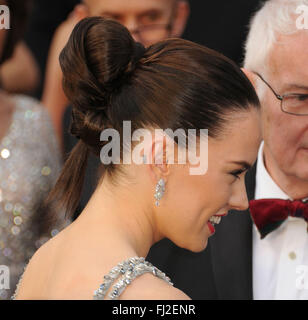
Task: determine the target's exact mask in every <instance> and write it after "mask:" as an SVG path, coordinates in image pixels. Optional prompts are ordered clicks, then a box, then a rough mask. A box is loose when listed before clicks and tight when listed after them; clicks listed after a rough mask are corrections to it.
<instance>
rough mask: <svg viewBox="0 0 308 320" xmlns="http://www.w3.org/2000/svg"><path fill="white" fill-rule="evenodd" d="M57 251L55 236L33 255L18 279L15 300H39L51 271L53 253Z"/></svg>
mask: <svg viewBox="0 0 308 320" xmlns="http://www.w3.org/2000/svg"><path fill="white" fill-rule="evenodd" d="M56 250H57V239H56V236H55V237H54V238H51V239H50V240H48V241H47V242H45V243H44V244H43V245H42V246H41V247H40V248H39V249H37V251H36V252H35V253H34V254H33V256H32V257H31V259H30V260H29V262H28V264H27V265H26V267H25V270H24V273H23V275H22V277H21V278H20V281H19V284H18V287H17V290H16V293H15V298H16V299H27V300H28V299H29V300H31V299H41V298H42V297H43V295H42V287H43V286H44V284H45V283H47V279H48V278H49V276H50V272H51V270H52V266H53V261H54V257H55V253H56Z"/></svg>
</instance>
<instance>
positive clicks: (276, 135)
mask: <svg viewBox="0 0 308 320" xmlns="http://www.w3.org/2000/svg"><path fill="white" fill-rule="evenodd" d="M274 107H275V108H274ZM291 120H292V119H290V117H289V116H288V115H287V114H283V113H282V111H280V107H279V106H276V105H274V106H271V107H268V108H266V110H264V111H263V113H262V123H263V139H264V140H265V141H266V144H267V145H268V147H269V148H270V150H271V152H272V154H273V156H274V157H275V158H279V159H280V158H285V157H286V155H287V154H288V152H286V151H288V150H290V149H293V148H295V146H296V141H297V139H296V137H295V136H294V134H290V132H292V133H294V132H296V131H297V129H296V127H294V125H293V121H291ZM286 128H288V130H286Z"/></svg>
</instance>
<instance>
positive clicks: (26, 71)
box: [0, 0, 40, 94]
mask: <svg viewBox="0 0 308 320" xmlns="http://www.w3.org/2000/svg"><path fill="white" fill-rule="evenodd" d="M4 4H5V5H7V6H8V7H9V10H10V12H11V15H10V22H11V25H12V26H14V29H13V30H10V32H11V33H14V34H18V33H20V32H24V31H25V30H24V29H25V28H26V24H24V25H20V26H17V24H16V19H17V18H20V17H22V18H23V17H24V16H26V15H29V14H30V13H31V11H32V1H26V3H25V4H22V5H20V4H19V3H17V2H16V1H11V0H7V1H0V5H4ZM2 18H3V15H2ZM11 39H12V37H8V38H7V39H6V41H7V42H6V44H7V48H8V47H10V51H7V52H5V53H4V54H5V55H4V56H2V60H1V61H0V62H1V67H0V83H1V86H2V88H3V89H4V90H6V91H7V92H10V93H29V94H30V93H33V92H34V91H35V89H36V88H37V86H38V84H39V81H40V72H39V68H38V65H37V63H36V60H35V58H34V57H33V55H32V52H31V50H30V49H29V48H28V46H27V45H26V43H25V42H24V41H23V39H20V40H19V41H18V43H17V44H16V45H15V46H14V47H13V46H10V43H9V42H11V41H12V40H11Z"/></svg>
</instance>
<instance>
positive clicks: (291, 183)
mask: <svg viewBox="0 0 308 320" xmlns="http://www.w3.org/2000/svg"><path fill="white" fill-rule="evenodd" d="M263 156H264V165H265V168H266V170H267V172H268V173H269V175H270V176H271V178H272V179H273V180H274V181H275V183H276V184H277V185H278V186H279V188H280V189H281V190H282V191H283V192H284V193H286V194H287V195H288V196H289V197H290V198H292V199H294V200H297V199H304V198H307V197H308V181H307V180H303V179H300V178H298V177H296V176H294V175H287V174H285V173H284V172H283V171H282V170H281V169H280V168H279V166H278V165H277V162H276V161H275V159H273V157H272V155H271V153H270V152H269V150H268V149H267V148H266V145H264V149H263Z"/></svg>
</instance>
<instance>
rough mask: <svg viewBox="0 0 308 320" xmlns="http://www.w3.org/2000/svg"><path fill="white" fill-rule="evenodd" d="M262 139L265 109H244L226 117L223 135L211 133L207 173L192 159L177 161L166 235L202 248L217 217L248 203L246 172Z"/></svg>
mask: <svg viewBox="0 0 308 320" xmlns="http://www.w3.org/2000/svg"><path fill="white" fill-rule="evenodd" d="M260 142H261V130H260V119H259V112H258V111H257V110H251V111H247V112H241V113H238V114H237V115H236V116H232V118H231V120H230V121H228V122H227V123H226V125H225V129H224V131H223V133H222V135H221V136H220V137H219V138H215V139H214V138H209V140H208V170H207V172H206V173H205V174H203V175H190V173H189V168H190V165H178V164H177V165H173V167H172V170H171V171H170V175H169V176H168V178H167V179H166V191H165V194H164V197H163V199H162V200H161V202H162V208H161V210H162V211H163V212H161V213H160V215H161V216H160V219H159V221H161V226H160V229H161V231H162V233H163V234H164V236H166V237H167V238H169V239H170V240H171V241H173V242H174V243H175V244H176V245H178V246H179V247H182V248H185V249H188V250H190V251H193V252H200V251H202V250H204V249H205V248H206V246H207V240H208V238H209V237H210V236H211V235H212V234H213V231H214V227H213V225H212V224H211V223H210V222H209V220H210V218H211V217H213V216H214V215H225V214H227V212H228V211H229V210H231V209H236V210H245V209H247V208H248V200H247V195H246V188H245V179H244V176H245V172H246V171H247V165H249V166H252V165H253V164H254V162H255V160H256V157H257V153H258V148H259V145H260ZM164 198H165V201H164ZM163 202H164V203H163ZM221 218H222V219H223V217H221ZM214 226H215V224H214Z"/></svg>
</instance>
